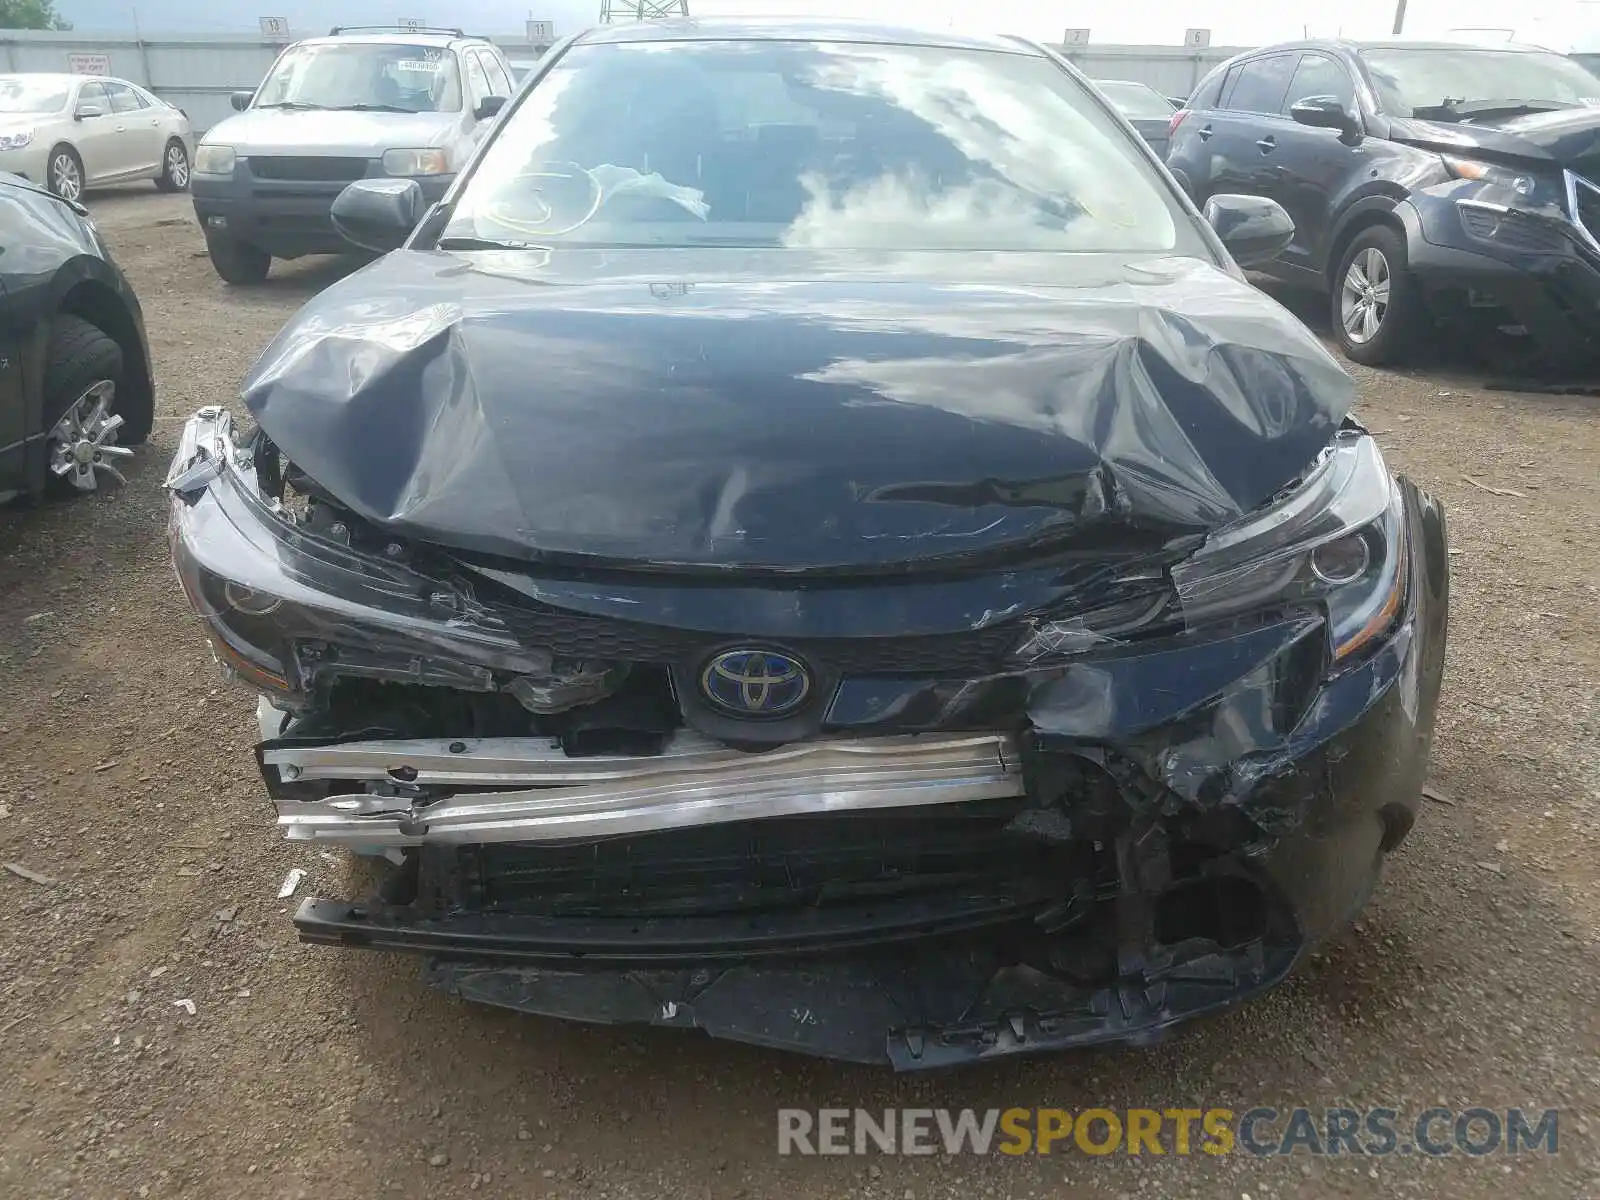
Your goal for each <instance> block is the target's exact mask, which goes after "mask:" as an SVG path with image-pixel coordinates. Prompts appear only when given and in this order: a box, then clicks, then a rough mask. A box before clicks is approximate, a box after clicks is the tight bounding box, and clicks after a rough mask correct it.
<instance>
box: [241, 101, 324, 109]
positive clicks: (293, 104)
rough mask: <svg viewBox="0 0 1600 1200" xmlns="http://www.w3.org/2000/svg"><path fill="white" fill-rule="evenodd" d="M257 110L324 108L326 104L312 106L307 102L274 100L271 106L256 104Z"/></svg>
mask: <svg viewBox="0 0 1600 1200" xmlns="http://www.w3.org/2000/svg"><path fill="white" fill-rule="evenodd" d="M256 107H257V108H318V109H321V108H326V107H328V106H327V105H326V104H312V103H311V102H310V101H309V100H275V101H273V102H272V103H271V104H258V105H256Z"/></svg>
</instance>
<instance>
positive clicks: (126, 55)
mask: <svg viewBox="0 0 1600 1200" xmlns="http://www.w3.org/2000/svg"><path fill="white" fill-rule="evenodd" d="M318 32H326V30H319V31H318ZM297 36H301V37H309V36H311V34H310V33H309V32H297ZM493 40H494V41H495V42H496V43H497V44H498V45H499V46H500V47H501V48H502V49H503V50H504V51H505V52H506V56H507V57H508V58H510V59H511V60H512V61H514V62H515V61H520V60H531V59H534V58H537V57H538V56H539V54H540V53H541V51H540V50H538V49H536V48H535V47H534V46H533V45H532V44H531V43H530V42H529V41H528V40H527V39H526V38H523V37H516V36H508V37H497V38H494V39H493ZM283 47H284V43H283V42H271V41H266V40H264V39H263V38H261V37H260V36H259V35H256V34H226V33H223V34H197V35H184V34H163V35H149V34H147V35H145V36H144V37H135V36H133V35H131V34H127V35H122V34H92V33H78V32H76V31H73V32H71V33H36V32H33V31H31V30H28V31H24V30H18V29H3V30H0V73H3V72H8V71H70V70H72V69H73V67H74V65H75V64H76V65H77V66H78V68H79V69H84V68H85V67H87V66H89V65H90V63H91V60H92V63H93V66H94V67H95V68H96V69H98V68H99V67H104V68H105V69H104V72H103V73H105V74H108V75H115V76H117V77H118V78H121V79H127V80H131V81H132V82H134V83H137V84H140V85H142V86H144V87H147V88H149V89H150V90H151V91H152V92H154V93H155V94H156V95H158V96H160V97H161V98H162V99H163V100H165V101H167V102H168V103H170V104H176V105H177V106H178V107H179V108H181V109H183V110H184V111H185V112H186V113H188V114H189V119H190V120H191V121H193V122H194V127H195V129H196V130H205V129H209V128H210V127H211V126H212V125H215V124H216V123H217V122H218V121H220V120H222V119H223V118H224V117H227V116H229V115H230V114H231V113H232V112H233V109H232V107H231V105H230V103H229V100H228V97H229V95H230V93H233V92H237V91H244V90H246V89H252V90H253V89H254V88H255V86H256V84H258V83H260V82H261V78H262V76H264V75H265V74H266V73H267V68H268V67H270V66H271V65H272V60H273V59H275V58H276V57H277V56H278V54H279V52H280V51H281V50H282V49H283Z"/></svg>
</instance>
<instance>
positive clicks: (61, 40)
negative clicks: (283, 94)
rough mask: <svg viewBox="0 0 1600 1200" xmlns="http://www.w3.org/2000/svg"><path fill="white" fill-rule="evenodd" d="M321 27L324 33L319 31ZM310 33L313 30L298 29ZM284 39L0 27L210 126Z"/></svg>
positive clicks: (1184, 67)
mask: <svg viewBox="0 0 1600 1200" xmlns="http://www.w3.org/2000/svg"><path fill="white" fill-rule="evenodd" d="M318 32H320V31H318ZM296 36H301V37H305V36H310V31H305V30H300V31H296ZM491 38H492V40H493V41H494V42H495V43H496V44H497V45H499V46H500V47H501V49H503V50H504V51H505V52H506V55H507V57H509V58H511V59H512V60H514V61H515V60H529V59H534V58H537V57H538V56H539V53H540V51H539V49H537V48H536V47H535V46H534V45H533V44H532V43H530V42H529V41H528V40H527V39H526V38H525V37H518V36H515V35H509V36H506V37H495V36H493V35H491ZM282 49H283V43H282V42H271V41H267V40H264V39H263V38H261V37H260V36H258V35H255V34H198V35H185V34H147V35H145V36H144V37H135V36H133V35H121V34H93V33H79V32H77V31H73V32H70V33H36V32H32V31H25V30H11V29H7V30H0V72H9V71H70V70H72V69H73V67H74V65H76V66H77V67H78V69H80V70H81V69H89V68H91V67H92V68H94V69H99V68H102V67H103V68H104V69H105V71H106V73H108V74H111V75H116V76H119V77H121V78H123V79H129V80H132V81H133V82H134V83H137V84H142V85H143V86H144V87H147V88H149V89H150V90H151V91H152V92H154V93H155V94H156V95H158V96H160V97H161V98H162V99H163V100H166V101H169V102H170V103H172V104H176V105H177V106H178V107H179V108H181V109H183V110H184V111H185V112H187V113H188V114H189V118H190V120H192V121H193V122H194V125H195V128H196V129H198V130H204V129H207V128H209V127H210V126H212V125H214V124H216V123H217V122H218V121H220V120H222V119H223V118H224V117H226V116H228V114H229V113H230V112H232V111H233V110H232V109H231V108H230V107H229V101H228V96H229V93H231V92H235V91H241V90H244V89H247V88H254V87H255V86H256V84H258V83H260V82H261V77H262V76H263V75H265V74H266V71H267V68H268V67H270V66H271V65H272V60H273V59H274V58H275V57H277V55H278V52H279V51H280V50H282ZM1064 53H1065V54H1066V56H1067V57H1068V58H1069V59H1070V60H1071V61H1072V62H1073V63H1075V64H1076V65H1077V66H1078V68H1079V69H1080V70H1082V71H1083V72H1084V73H1085V74H1087V75H1090V76H1092V77H1093V78H1096V79H1133V80H1137V81H1139V82H1141V83H1148V84H1149V85H1150V86H1151V87H1153V88H1155V89H1156V90H1157V91H1159V92H1161V93H1162V94H1163V95H1167V96H1187V95H1188V94H1189V93H1190V92H1191V91H1192V90H1193V88H1194V85H1195V84H1196V83H1198V82H1199V81H1200V78H1201V76H1203V75H1204V74H1205V73H1206V72H1207V71H1209V70H1210V69H1211V68H1212V67H1213V66H1215V65H1216V64H1217V63H1219V62H1221V61H1222V60H1223V59H1225V58H1228V57H1229V56H1231V55H1233V54H1236V53H1238V48H1236V47H1223V46H1212V47H1207V48H1206V49H1203V50H1191V49H1189V48H1187V47H1183V46H1110V45H1107V46H1096V45H1093V44H1090V45H1088V46H1073V47H1070V48H1067V49H1065V50H1064Z"/></svg>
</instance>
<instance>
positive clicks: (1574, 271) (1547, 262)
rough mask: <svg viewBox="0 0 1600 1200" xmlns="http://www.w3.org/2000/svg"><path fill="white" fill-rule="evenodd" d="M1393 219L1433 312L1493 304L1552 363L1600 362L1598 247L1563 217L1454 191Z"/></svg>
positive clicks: (1421, 197) (1406, 204) (1428, 197)
mask: <svg viewBox="0 0 1600 1200" xmlns="http://www.w3.org/2000/svg"><path fill="white" fill-rule="evenodd" d="M1396 211H1397V214H1398V216H1399V217H1400V220H1401V222H1402V224H1403V225H1404V226H1405V230H1406V251H1407V263H1408V265H1409V267H1410V268H1411V270H1412V271H1413V273H1414V274H1415V275H1416V277H1417V279H1418V280H1419V281H1420V282H1421V283H1422V285H1423V288H1424V290H1425V291H1426V292H1427V293H1428V295H1429V297H1430V299H1431V300H1432V301H1433V302H1434V305H1435V307H1436V308H1438V309H1439V310H1441V311H1444V312H1459V311H1461V310H1462V308H1463V307H1464V306H1466V305H1471V304H1477V303H1488V304H1493V305H1495V306H1496V307H1498V308H1500V309H1503V310H1504V311H1505V312H1506V313H1507V314H1509V316H1510V317H1511V319H1512V322H1514V323H1515V324H1518V325H1521V326H1522V327H1523V328H1524V329H1526V331H1527V333H1528V335H1529V336H1530V337H1532V338H1533V340H1534V341H1535V342H1537V343H1538V345H1539V348H1540V351H1541V352H1542V354H1543V355H1544V356H1545V357H1546V358H1547V359H1549V360H1550V361H1552V362H1553V363H1558V364H1561V365H1563V366H1572V365H1582V364H1593V363H1595V362H1597V361H1600V248H1597V247H1596V246H1594V245H1592V244H1590V243H1589V241H1588V240H1587V239H1586V238H1585V237H1584V235H1583V232H1582V231H1581V230H1580V229H1579V228H1578V227H1577V226H1576V225H1575V224H1573V223H1572V222H1571V221H1570V220H1568V218H1567V216H1566V214H1564V213H1561V212H1557V211H1550V212H1544V211H1542V210H1541V211H1540V212H1523V211H1519V210H1515V209H1509V208H1506V207H1504V206H1501V205H1495V204H1489V203H1485V202H1483V201H1480V200H1477V199H1475V198H1473V197H1471V196H1468V197H1465V198H1463V197H1461V196H1459V195H1458V194H1457V193H1456V192H1455V191H1450V192H1447V193H1446V194H1444V195H1439V196H1436V195H1432V194H1430V193H1429V192H1417V193H1414V194H1413V195H1412V196H1411V198H1410V199H1409V200H1406V201H1403V202H1402V203H1401V204H1400V205H1399V207H1398V209H1397V210H1396ZM1441 302H1443V303H1441Z"/></svg>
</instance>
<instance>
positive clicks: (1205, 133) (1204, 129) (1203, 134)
mask: <svg viewBox="0 0 1600 1200" xmlns="http://www.w3.org/2000/svg"><path fill="white" fill-rule="evenodd" d="M1200 140H1201V141H1202V142H1209V141H1210V140H1211V126H1209V125H1202V126H1201V127H1200Z"/></svg>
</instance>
